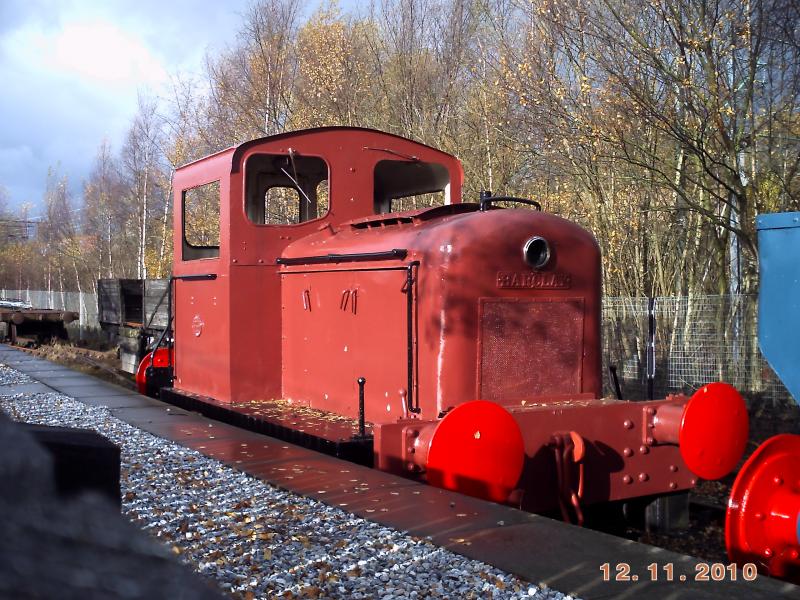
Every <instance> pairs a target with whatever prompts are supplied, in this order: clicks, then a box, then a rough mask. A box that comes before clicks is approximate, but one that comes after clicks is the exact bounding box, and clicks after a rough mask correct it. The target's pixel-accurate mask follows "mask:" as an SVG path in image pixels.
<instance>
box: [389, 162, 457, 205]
mask: <svg viewBox="0 0 800 600" xmlns="http://www.w3.org/2000/svg"><path fill="white" fill-rule="evenodd" d="M374 202H375V213H376V214H384V213H391V212H400V211H405V210H416V209H419V208H430V207H432V206H442V205H444V204H450V173H449V171H448V170H447V169H446V168H445V167H444V166H442V165H440V164H437V163H426V162H422V161H411V160H382V161H380V162H379V163H378V164H377V165H375V197H374Z"/></svg>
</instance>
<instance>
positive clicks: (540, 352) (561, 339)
mask: <svg viewBox="0 0 800 600" xmlns="http://www.w3.org/2000/svg"><path fill="white" fill-rule="evenodd" d="M479 344H480V353H479V354H480V357H479V360H480V365H479V367H478V373H479V389H480V394H481V398H484V399H487V400H506V401H507V400H522V399H525V398H531V397H533V396H548V395H561V394H573V393H578V392H580V391H581V368H582V355H583V299H582V298H569V299H561V298H559V299H555V300H548V299H536V300H516V299H489V298H483V299H481V330H480V341H479Z"/></svg>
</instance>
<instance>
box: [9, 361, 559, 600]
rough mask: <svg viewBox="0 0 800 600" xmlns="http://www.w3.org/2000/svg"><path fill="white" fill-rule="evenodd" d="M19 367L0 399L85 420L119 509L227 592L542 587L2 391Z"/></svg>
mask: <svg viewBox="0 0 800 600" xmlns="http://www.w3.org/2000/svg"><path fill="white" fill-rule="evenodd" d="M30 381H31V380H30V378H28V377H27V376H26V375H23V374H21V373H19V372H18V371H16V370H14V369H11V368H9V367H7V366H4V365H0V409H2V410H3V411H5V412H6V413H8V414H9V415H10V416H11V417H12V418H14V419H15V420H19V421H25V422H29V423H38V424H44V425H60V426H68V427H81V428H86V429H93V430H95V431H97V432H98V433H100V434H102V435H104V436H106V437H107V438H109V439H110V440H111V441H113V442H114V443H116V444H118V445H119V446H120V447H121V449H122V495H123V498H122V511H123V514H124V515H125V516H127V517H128V518H129V519H130V520H132V521H133V522H134V523H136V524H137V525H138V526H139V527H141V528H142V529H145V530H146V531H148V532H149V533H150V534H151V535H153V536H154V537H156V538H157V539H159V540H161V541H163V543H165V544H167V545H169V547H170V548H171V549H172V551H173V552H174V553H175V554H176V555H180V557H181V558H182V559H183V560H184V561H185V562H187V563H188V564H189V565H190V566H191V567H192V568H193V569H194V570H196V571H197V572H199V573H201V574H202V575H204V576H206V577H208V578H211V579H212V580H214V581H215V582H216V583H217V585H218V586H219V587H220V588H221V589H223V590H225V591H227V592H229V593H231V594H233V595H235V596H238V597H243V598H248V599H249V598H261V597H281V598H295V597H299V598H323V597H324V598H381V599H384V600H386V599H389V598H429V597H445V598H487V597H488V598H535V599H541V600H544V599H553V600H560V599H563V600H571V598H572V596H567V595H564V594H562V593H560V592H557V591H555V590H552V589H548V588H540V587H538V586H534V585H532V584H530V583H528V582H525V581H522V580H520V579H519V578H517V577H515V576H513V575H509V574H508V573H504V572H502V571H499V570H498V569H495V568H493V567H490V566H488V565H486V564H484V563H481V562H478V561H474V560H470V559H467V558H465V557H463V556H460V555H458V554H455V553H452V552H450V551H448V550H444V549H442V548H439V547H437V546H435V545H433V544H432V543H430V542H428V541H426V540H422V539H418V538H414V537H411V536H408V535H406V534H404V533H402V532H399V531H395V530H392V529H389V528H387V527H384V526H382V525H380V524H377V523H374V522H372V521H368V520H365V519H361V518H359V517H356V516H354V515H352V514H350V513H348V512H346V511H344V510H342V509H341V508H338V507H331V506H328V505H326V504H323V503H321V502H319V501H316V500H314V499H310V498H306V497H303V496H299V495H296V494H293V493H290V492H287V491H284V490H281V489H278V488H276V487H274V486H272V485H270V484H268V483H265V482H263V481H261V480H258V479H255V478H253V477H251V476H249V475H247V474H244V473H242V472H240V471H238V470H236V469H233V468H231V467H229V466H227V465H224V464H223V463H220V462H219V461H216V460H214V459H210V458H208V457H205V456H203V455H202V454H200V453H198V452H196V451H194V450H189V449H186V448H184V447H181V446H179V445H178V444H175V443H174V442H170V441H167V440H164V439H161V438H158V437H156V436H154V435H152V434H150V433H147V432H145V431H142V430H140V429H137V428H135V427H132V426H131V425H128V424H127V423H124V422H122V421H120V420H119V419H117V418H115V417H114V416H113V415H111V413H110V412H109V410H108V409H107V408H105V407H94V406H87V405H85V404H83V403H80V402H78V401H76V400H73V399H72V398H69V397H67V396H64V395H62V394H58V393H55V392H53V393H39V394H16V395H11V396H9V395H3V387H2V386H5V385H15V384H20V383H28V382H30Z"/></svg>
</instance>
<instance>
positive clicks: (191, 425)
mask: <svg viewBox="0 0 800 600" xmlns="http://www.w3.org/2000/svg"><path fill="white" fill-rule="evenodd" d="M0 363H5V364H8V365H9V366H13V367H14V368H16V369H18V370H20V371H22V372H24V373H26V374H28V375H29V376H30V377H31V378H33V379H38V377H37V372H38V373H41V372H42V371H47V369H46V368H45V365H46V364H49V363H46V361H41V360H38V359H36V360H31V359H30V357H28V356H27V355H26V354H25V353H24V352H22V351H20V350H16V349H13V348H9V347H8V346H0ZM43 363H44V364H43ZM57 370H60V369H57ZM57 379H59V378H52V379H50V380H49V383H48V386H49V387H48V386H45V387H48V390H51V391H61V392H62V393H64V394H67V395H69V396H72V397H73V398H75V399H76V400H79V401H81V402H85V403H86V404H90V405H92V406H108V407H109V408H111V410H112V413H113V414H114V415H115V416H117V417H118V418H119V419H121V420H123V421H125V422H127V423H129V424H131V425H133V426H135V427H139V428H141V429H144V430H146V431H149V432H151V433H153V434H155V435H158V436H160V437H163V438H166V439H169V440H173V441H175V442H177V443H179V444H181V445H184V446H186V447H189V448H193V449H195V450H197V451H199V452H201V453H203V454H205V455H207V456H210V457H213V458H216V459H218V460H221V461H223V462H226V463H228V464H230V465H231V466H234V467H235V468H237V469H240V470H242V471H244V472H247V473H249V474H251V475H253V476H254V477H257V478H259V479H263V480H265V481H268V482H270V483H272V484H274V485H276V486H279V487H281V488H284V489H286V490H289V491H291V492H295V493H298V494H302V495H305V496H309V497H312V498H315V499H317V500H320V501H322V502H325V503H327V504H329V505H333V506H340V507H341V508H343V509H344V510H347V511H349V512H352V513H354V514H355V515H357V516H359V517H363V518H365V519H369V520H372V521H375V522H378V523H381V524H383V525H386V526H389V527H392V528H395V529H399V530H402V531H407V532H409V533H410V534H411V535H415V536H419V537H429V538H430V539H431V540H432V541H433V542H434V543H435V544H437V545H440V546H442V547H445V548H448V549H449V550H452V551H454V552H457V553H459V554H462V555H464V556H468V557H470V558H473V559H477V560H481V561H484V562H486V563H488V564H491V565H493V566H495V567H497V568H499V569H502V570H504V571H506V572H509V573H513V574H515V575H518V576H520V577H522V578H523V579H526V580H528V581H531V582H533V583H537V584H541V583H544V584H546V585H548V586H550V587H552V588H554V589H557V590H559V591H561V592H564V593H569V594H574V595H576V596H579V597H581V598H584V599H586V600H593V599H598V600H599V599H607V598H642V597H646V598H647V599H648V600H657V599H660V598H664V599H667V598H669V599H687V600H688V599H693V600H694V599H698V598H700V599H704V598H709V599H710V598H729V599H738V598H742V599H748V600H750V599H764V600H767V599H770V600H771V599H774V598H798V599H800V588H799V587H797V586H794V585H791V584H787V583H783V582H780V581H778V580H774V579H770V578H767V577H762V576H759V577H758V578H757V579H756V581H754V582H744V581H741V571H739V575H740V577H739V581H720V582H713V581H711V582H700V581H695V580H694V577H695V573H696V565H698V564H699V563H700V562H701V561H699V560H697V559H695V558H692V557H689V556H685V555H681V554H677V553H674V552H669V551H666V550H662V549H659V548H655V547H652V546H647V545H644V544H640V543H637V542H632V541H629V540H624V539H621V538H617V537H612V536H609V535H606V534H603V533H599V532H596V531H591V530H588V529H583V528H579V527H575V526H572V525H567V524H565V523H562V522H559V521H554V520H552V519H548V518H545V517H541V516H538V515H533V514H530V513H526V512H522V511H520V510H516V509H514V508H510V507H507V506H501V505H498V504H493V503H490V502H484V501H481V500H477V499H475V498H470V497H467V496H463V495H461V494H457V493H454V492H449V491H446V490H441V489H437V488H433V487H430V486H427V485H422V484H419V483H417V482H414V481H411V480H408V479H404V478H401V477H397V476H395V475H390V474H387V473H382V472H380V471H376V470H374V469H369V468H366V467H362V466H359V465H356V464H354V463H350V462H346V461H342V460H339V459H336V458H333V457H330V456H325V455H322V454H319V453H316V452H313V451H311V450H307V449H305V448H300V447H298V446H295V445H293V444H290V443H287V442H283V441H280V440H276V439H274V438H270V437H268V436H265V435H261V434H258V433H253V432H249V431H243V430H241V429H238V428H235V427H232V426H229V425H226V424H223V423H219V422H216V421H212V420H210V419H207V418H205V417H202V416H200V415H198V414H196V413H191V412H188V411H185V410H180V409H177V408H174V407H171V406H169V405H167V404H164V403H162V402H158V401H156V400H152V399H150V398H145V397H143V396H139V395H138V394H135V393H132V392H130V391H128V390H125V389H123V388H119V387H116V386H113V385H111V384H108V383H104V382H100V381H98V380H96V379H94V378H92V377H91V376H89V375H82V374H77V377H76V378H73V377H68V378H67V379H68V380H69V384H68V385H60V384H59V383H58V382H57V381H56V380H57ZM38 385H40V386H41V385H43V384H38ZM3 387H4V386H0V394H3V393H4V391H3V389H2V388H3ZM5 387H8V388H13V387H19V386H5ZM37 389H39V388H37ZM604 563H610V565H611V573H612V578H613V576H614V575H615V574H616V566H617V565H619V564H622V563H626V564H627V565H629V566H630V574H631V576H633V575H636V576H637V577H638V580H633V577H632V578H631V579H632V580H630V581H604V580H603V575H602V572H601V568H600V567H601V565H602V564H604ZM652 563H656V564H657V565H658V573H659V577H660V579H659V580H657V581H651V580H650V574H649V571H648V569H647V567H648V565H651V564H652ZM668 563H671V564H672V565H673V569H674V573H675V575H674V579H675V580H674V581H672V582H668V581H665V580H664V579H663V574H664V570H663V567H664V565H666V564H668ZM681 575H685V576H686V580H685V581H681V580H680V576H681Z"/></svg>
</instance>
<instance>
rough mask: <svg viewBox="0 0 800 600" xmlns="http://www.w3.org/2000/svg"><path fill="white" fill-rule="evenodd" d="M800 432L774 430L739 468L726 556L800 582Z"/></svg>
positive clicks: (731, 501)
mask: <svg viewBox="0 0 800 600" xmlns="http://www.w3.org/2000/svg"><path fill="white" fill-rule="evenodd" d="M799 517H800V436H798V435H790V434H782V435H776V436H775V437H772V438H770V439H768V440H767V441H766V442H764V443H763V444H761V446H759V447H758V449H757V450H756V451H755V452H754V453H753V455H752V456H751V457H750V458H749V459H747V462H746V463H745V464H744V466H743V467H742V470H741V471H739V475H738V476H737V477H736V481H735V482H734V484H733V487H732V488H731V495H730V498H729V500H728V511H727V515H726V519H725V546H726V548H727V550H728V558H730V559H731V561H733V562H736V563H738V564H744V563H748V562H752V563H755V564H756V566H757V567H758V568H759V570H760V571H761V572H763V573H766V574H767V575H772V576H773V577H779V578H782V579H788V580H790V581H793V582H794V583H800V559H799V558H798V557H799V556H800V541H799V540H798V538H799V537H800V531H798V526H800V520H799V519H798V518H799Z"/></svg>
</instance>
